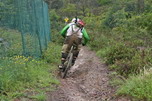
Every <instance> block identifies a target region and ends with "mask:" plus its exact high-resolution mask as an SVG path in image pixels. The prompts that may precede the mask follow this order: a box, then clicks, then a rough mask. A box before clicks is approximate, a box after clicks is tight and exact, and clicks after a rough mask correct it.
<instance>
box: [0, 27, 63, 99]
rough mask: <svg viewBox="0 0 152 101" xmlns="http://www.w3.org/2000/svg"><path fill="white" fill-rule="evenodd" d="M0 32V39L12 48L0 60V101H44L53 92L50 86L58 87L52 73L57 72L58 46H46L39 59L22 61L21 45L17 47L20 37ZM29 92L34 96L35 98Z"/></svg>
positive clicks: (31, 58) (7, 32) (30, 58)
mask: <svg viewBox="0 0 152 101" xmlns="http://www.w3.org/2000/svg"><path fill="white" fill-rule="evenodd" d="M1 31H2V34H1V36H0V37H2V38H5V39H7V40H8V42H10V43H11V44H12V45H11V46H10V48H9V50H8V51H6V52H7V53H6V54H7V55H3V56H2V55H1V56H0V100H1V101H11V100H12V99H14V98H18V97H28V98H33V99H37V100H41V101H42V100H43V99H45V98H44V97H45V92H46V91H47V90H48V89H49V91H50V89H54V87H53V86H51V85H54V84H55V85H57V84H59V81H58V80H57V79H56V78H55V76H54V71H55V70H56V68H57V66H56V65H55V64H58V63H59V62H60V61H59V60H60V48H61V46H58V45H55V44H52V43H50V45H49V46H48V49H47V50H46V51H45V52H44V56H43V57H44V58H43V59H38V58H33V57H31V56H29V57H25V56H22V47H21V45H18V43H21V38H20V33H18V32H17V31H13V30H3V29H1ZM14 38H15V39H14ZM8 53H9V55H8ZM17 54H18V55H17ZM31 92H35V95H33V94H31ZM42 92H43V94H42ZM30 96H35V97H30Z"/></svg>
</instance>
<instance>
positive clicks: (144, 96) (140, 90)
mask: <svg viewBox="0 0 152 101" xmlns="http://www.w3.org/2000/svg"><path fill="white" fill-rule="evenodd" d="M151 77H152V69H150V70H145V71H144V73H141V74H139V75H137V76H131V77H129V78H128V79H127V80H126V82H124V84H123V85H122V86H121V87H120V88H119V89H118V91H117V94H118V95H128V96H132V97H134V98H136V99H138V100H142V101H151V100H152V90H151V89H152V78H151Z"/></svg>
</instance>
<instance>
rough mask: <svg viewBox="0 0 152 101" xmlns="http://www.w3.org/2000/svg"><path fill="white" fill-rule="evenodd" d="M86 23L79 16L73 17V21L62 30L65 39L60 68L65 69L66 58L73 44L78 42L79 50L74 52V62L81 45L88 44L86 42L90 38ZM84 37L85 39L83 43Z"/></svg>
mask: <svg viewBox="0 0 152 101" xmlns="http://www.w3.org/2000/svg"><path fill="white" fill-rule="evenodd" d="M84 25H85V23H84V22H83V21H82V20H80V19H78V18H73V19H72V21H71V23H69V24H68V25H66V26H65V27H64V28H63V29H62V30H61V33H60V34H61V35H62V36H63V37H64V38H65V41H64V44H63V47H62V58H61V65H60V66H59V69H64V67H63V64H64V62H65V60H66V57H67V55H68V52H69V51H70V48H71V46H72V44H76V47H77V48H76V49H77V51H76V52H75V53H74V58H73V60H72V63H73V64H74V63H75V60H76V58H77V56H78V54H79V51H80V48H81V46H82V45H86V43H87V42H88V41H89V40H90V38H89V36H88V34H87V32H86V30H85V29H84ZM82 39H84V42H83V43H82Z"/></svg>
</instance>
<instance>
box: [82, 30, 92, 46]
mask: <svg viewBox="0 0 152 101" xmlns="http://www.w3.org/2000/svg"><path fill="white" fill-rule="evenodd" d="M82 34H83V38H84V44H86V43H87V42H88V41H89V40H90V37H89V35H88V33H87V31H86V30H85V29H84V28H83V29H82Z"/></svg>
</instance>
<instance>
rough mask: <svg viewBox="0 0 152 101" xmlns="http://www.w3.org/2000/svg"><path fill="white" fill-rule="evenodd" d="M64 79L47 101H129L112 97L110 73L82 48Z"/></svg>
mask: <svg viewBox="0 0 152 101" xmlns="http://www.w3.org/2000/svg"><path fill="white" fill-rule="evenodd" d="M69 72H70V73H69V74H68V76H67V77H66V79H60V81H61V84H60V86H59V87H58V88H57V90H56V91H54V92H52V93H51V94H50V95H49V97H48V99H47V101H129V100H126V99H123V98H121V99H120V98H119V99H116V98H115V97H114V94H115V89H114V88H112V87H111V86H110V84H109V81H110V78H109V75H110V71H108V69H107V66H106V65H105V64H104V63H102V62H101V60H100V59H99V58H98V57H96V55H95V53H94V52H92V51H90V50H89V49H88V48H86V47H83V48H82V49H81V51H80V54H79V57H78V59H77V61H76V63H75V65H74V66H73V67H72V68H71V70H70V71H69Z"/></svg>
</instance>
